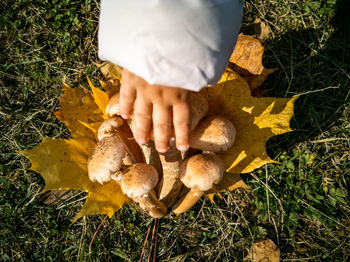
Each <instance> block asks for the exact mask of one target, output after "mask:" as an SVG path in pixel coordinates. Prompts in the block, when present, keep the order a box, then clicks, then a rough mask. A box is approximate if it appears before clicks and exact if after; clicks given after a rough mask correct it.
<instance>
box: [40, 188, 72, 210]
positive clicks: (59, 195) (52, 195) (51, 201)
mask: <svg viewBox="0 0 350 262" xmlns="http://www.w3.org/2000/svg"><path fill="white" fill-rule="evenodd" d="M71 192H72V191H71V190H67V189H63V190H49V191H46V192H45V193H42V194H41V195H40V197H39V202H41V203H43V204H44V205H47V206H53V205H56V204H58V203H60V202H61V201H64V200H66V199H68V198H69V197H70V196H71Z"/></svg>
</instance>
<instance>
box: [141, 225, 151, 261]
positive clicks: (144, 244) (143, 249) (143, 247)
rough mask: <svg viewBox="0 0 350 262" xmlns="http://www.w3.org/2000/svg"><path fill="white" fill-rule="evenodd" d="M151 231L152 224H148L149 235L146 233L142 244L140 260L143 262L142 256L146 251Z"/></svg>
mask: <svg viewBox="0 0 350 262" xmlns="http://www.w3.org/2000/svg"><path fill="white" fill-rule="evenodd" d="M149 232H151V224H150V225H149V226H148V230H147V235H146V238H145V241H144V242H143V246H142V250H141V254H140V259H139V262H141V260H142V257H143V253H144V252H145V247H146V244H147V239H148V236H149Z"/></svg>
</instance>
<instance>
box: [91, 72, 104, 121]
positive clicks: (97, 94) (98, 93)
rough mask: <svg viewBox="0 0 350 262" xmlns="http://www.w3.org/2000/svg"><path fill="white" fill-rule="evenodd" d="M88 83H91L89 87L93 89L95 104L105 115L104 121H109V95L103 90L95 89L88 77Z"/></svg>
mask: <svg viewBox="0 0 350 262" xmlns="http://www.w3.org/2000/svg"><path fill="white" fill-rule="evenodd" d="M86 78H87V81H88V83H89V86H90V88H91V91H92V96H93V98H94V100H95V104H96V105H97V106H98V107H99V108H100V109H101V111H102V113H103V118H104V119H107V118H108V116H107V114H106V106H107V104H108V102H109V97H108V95H107V93H106V92H103V91H102V90H101V89H99V88H97V87H95V86H94V85H93V84H92V82H91V80H90V78H89V77H88V76H87V77H86Z"/></svg>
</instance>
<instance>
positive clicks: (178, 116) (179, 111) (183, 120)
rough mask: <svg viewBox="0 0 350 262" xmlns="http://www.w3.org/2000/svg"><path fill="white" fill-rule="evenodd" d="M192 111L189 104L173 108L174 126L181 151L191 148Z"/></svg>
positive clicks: (177, 143) (177, 144)
mask: <svg viewBox="0 0 350 262" xmlns="http://www.w3.org/2000/svg"><path fill="white" fill-rule="evenodd" d="M190 115H191V109H190V106H189V105H188V103H180V104H177V105H175V106H174V107H173V124H174V129H175V137H176V147H177V149H178V150H180V151H186V150H187V149H188V148H189V146H190V145H189V141H188V136H189V126H190Z"/></svg>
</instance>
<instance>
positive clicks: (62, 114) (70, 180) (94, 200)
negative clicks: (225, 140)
mask: <svg viewBox="0 0 350 262" xmlns="http://www.w3.org/2000/svg"><path fill="white" fill-rule="evenodd" d="M259 54H260V53H259ZM249 59H250V58H249ZM252 59H255V58H254V57H252ZM242 61H243V60H242ZM237 62H238V63H240V62H239V60H237ZM241 65H242V66H243V64H242V63H241ZM249 65H250V64H249V63H248V66H247V68H249ZM105 66H106V68H108V70H110V73H109V74H108V70H107V71H106V70H105V71H106V72H107V73H106V72H104V74H107V76H108V77H109V78H108V79H107V80H106V81H102V82H101V83H102V86H104V87H108V89H107V88H106V91H107V92H103V91H102V90H100V89H98V88H96V87H94V85H93V84H92V83H91V81H90V80H89V79H88V83H89V85H90V88H91V91H92V92H89V91H88V90H86V89H85V88H82V87H80V88H70V87H69V86H68V85H66V84H64V87H65V90H64V96H63V97H62V98H60V103H61V107H60V110H59V111H58V112H55V115H56V116H57V118H58V119H59V120H60V121H63V122H64V123H65V124H66V126H67V127H68V129H69V131H70V133H71V136H72V138H71V139H69V140H64V139H51V138H44V139H43V141H42V143H41V144H39V145H38V146H36V147H35V148H33V149H31V150H27V151H22V152H19V153H21V154H23V155H24V156H26V157H27V158H29V160H30V161H31V162H32V167H31V169H32V170H34V171H36V172H38V173H40V174H41V175H42V176H43V178H44V180H45V183H46V186H45V189H44V191H46V190H53V189H76V190H82V191H85V192H88V197H87V199H86V202H85V204H84V206H83V208H82V209H81V211H80V212H79V213H78V214H77V215H76V216H75V218H74V221H76V220H77V219H78V218H80V217H82V216H85V215H89V214H107V215H108V216H109V217H111V216H112V215H113V214H114V212H116V211H117V210H118V209H119V208H121V207H122V206H123V204H125V203H128V202H129V201H130V200H129V198H128V197H127V196H125V195H124V194H123V193H122V191H121V189H120V187H119V185H118V184H117V183H116V182H115V181H109V182H108V183H105V184H104V185H100V184H98V183H94V182H91V181H90V180H89V177H88V173H87V159H88V156H89V155H90V152H91V150H92V149H93V147H94V146H95V144H96V142H97V139H96V132H97V128H98V127H99V125H100V124H101V123H102V121H103V120H104V119H106V118H107V115H106V113H105V107H106V105H107V103H108V101H109V97H110V96H111V94H114V93H116V92H119V86H120V77H121V75H120V68H118V67H116V66H114V65H113V64H108V63H107V65H105ZM261 66H262V64H261ZM260 69H261V68H260ZM245 70H248V69H245ZM250 70H251V71H252V72H255V73H256V72H258V71H257V70H258V69H250ZM254 70H256V71H254ZM259 72H260V74H264V68H263V69H262V70H260V71H259ZM201 93H202V94H203V95H204V96H205V97H207V99H208V102H209V108H210V110H209V111H210V112H209V113H210V114H213V115H220V116H223V117H225V118H227V119H229V120H231V121H232V122H233V123H234V125H235V127H236V131H237V134H236V141H235V143H234V145H233V147H232V148H230V149H229V150H228V151H226V152H222V153H220V154H219V156H220V157H221V158H222V160H223V161H224V164H225V167H226V173H225V175H224V178H223V180H222V181H221V183H220V184H218V185H216V186H215V187H213V188H212V189H211V190H210V191H208V192H207V195H208V196H209V197H210V198H211V199H212V197H213V195H214V194H217V193H219V192H221V191H223V190H231V191H232V190H234V189H236V188H244V189H248V186H247V185H246V184H245V183H244V182H243V181H242V179H241V177H240V173H248V172H251V171H253V170H254V169H256V168H259V167H261V166H262V165H264V164H267V163H274V161H273V160H271V159H270V158H269V157H268V155H267V153H266V150H265V145H266V142H267V140H268V139H269V138H271V137H272V136H275V135H280V134H283V133H286V132H289V131H291V129H290V126H289V122H290V119H291V117H292V116H293V105H294V101H295V99H296V98H297V97H293V98H256V97H252V96H251V92H250V86H249V85H248V83H247V82H246V81H245V80H244V79H243V78H242V77H241V76H240V75H239V74H237V73H236V72H234V71H232V70H229V69H228V71H227V72H225V73H224V75H223V76H222V78H221V80H220V81H219V83H218V84H217V85H215V86H213V87H207V88H204V89H203V90H202V91H201ZM118 134H119V136H120V137H121V138H122V139H123V141H124V142H125V144H126V147H127V150H128V151H129V152H130V154H131V155H132V156H133V158H134V161H135V162H142V161H143V157H142V153H141V151H140V148H139V146H138V145H137V143H136V141H135V140H133V139H132V133H131V131H130V129H129V127H128V125H127V124H126V122H124V124H123V126H122V127H120V128H119V130H118Z"/></svg>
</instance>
